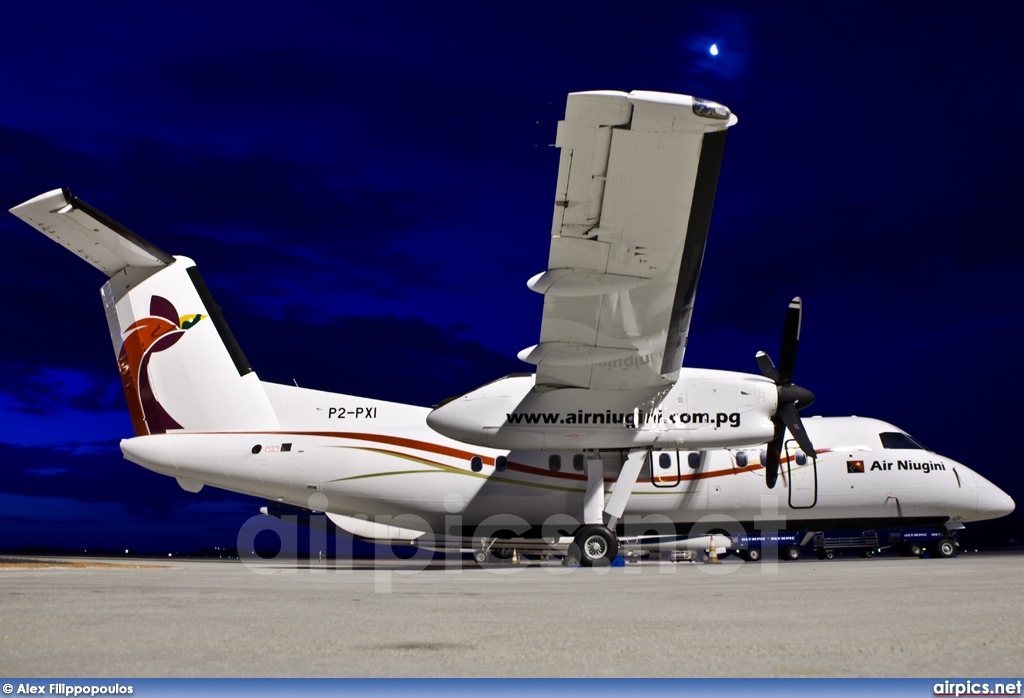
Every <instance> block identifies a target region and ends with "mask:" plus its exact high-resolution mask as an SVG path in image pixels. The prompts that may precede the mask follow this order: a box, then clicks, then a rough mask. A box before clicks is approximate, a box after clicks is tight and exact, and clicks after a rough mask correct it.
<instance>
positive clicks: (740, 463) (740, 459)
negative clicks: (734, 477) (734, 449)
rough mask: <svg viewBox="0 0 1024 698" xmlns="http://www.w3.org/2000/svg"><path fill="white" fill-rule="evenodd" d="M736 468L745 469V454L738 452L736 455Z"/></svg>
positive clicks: (744, 452)
mask: <svg viewBox="0 0 1024 698" xmlns="http://www.w3.org/2000/svg"><path fill="white" fill-rule="evenodd" d="M736 467H738V468H746V467H747V452H746V451H740V452H739V453H737V454H736Z"/></svg>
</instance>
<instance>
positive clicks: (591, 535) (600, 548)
mask: <svg viewBox="0 0 1024 698" xmlns="http://www.w3.org/2000/svg"><path fill="white" fill-rule="evenodd" d="M569 554H570V555H571V556H572V557H574V558H576V559H577V560H579V561H580V565H581V566H582V567H607V566H608V565H610V564H612V560H614V559H615V557H616V556H617V555H618V554H619V539H618V538H616V537H615V534H614V533H612V532H611V531H609V530H608V528H607V527H605V526H601V525H598V524H588V525H586V526H581V527H580V528H579V530H577V531H576V535H575V536H574V537H573V541H572V545H571V546H570V547H569Z"/></svg>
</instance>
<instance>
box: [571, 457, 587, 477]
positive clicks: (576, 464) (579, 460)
mask: <svg viewBox="0 0 1024 698" xmlns="http://www.w3.org/2000/svg"><path fill="white" fill-rule="evenodd" d="M584 461H585V458H584V456H583V454H582V453H577V454H576V455H574V456H573V457H572V469H573V470H575V471H576V472H580V473H582V472H583V468H584V466H585V465H586V463H585V462H584Z"/></svg>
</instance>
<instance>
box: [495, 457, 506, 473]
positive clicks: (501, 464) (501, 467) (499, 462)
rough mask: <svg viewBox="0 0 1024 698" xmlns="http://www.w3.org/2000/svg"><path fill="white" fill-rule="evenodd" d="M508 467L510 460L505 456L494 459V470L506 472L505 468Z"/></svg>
mask: <svg viewBox="0 0 1024 698" xmlns="http://www.w3.org/2000/svg"><path fill="white" fill-rule="evenodd" d="M507 467H508V459H507V458H505V456H498V457H497V458H495V459H494V469H495V470H497V471H498V472H499V473H500V472H504V471H505V468H507Z"/></svg>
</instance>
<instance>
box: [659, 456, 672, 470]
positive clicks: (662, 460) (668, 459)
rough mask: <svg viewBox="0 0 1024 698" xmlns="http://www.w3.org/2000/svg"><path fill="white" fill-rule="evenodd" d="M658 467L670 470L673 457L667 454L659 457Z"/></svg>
mask: <svg viewBox="0 0 1024 698" xmlns="http://www.w3.org/2000/svg"><path fill="white" fill-rule="evenodd" d="M658 465H660V466H661V467H662V468H664V469H665V470H668V469H669V468H671V467H672V456H670V455H669V454H667V453H662V454H661V455H660V456H658Z"/></svg>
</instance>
